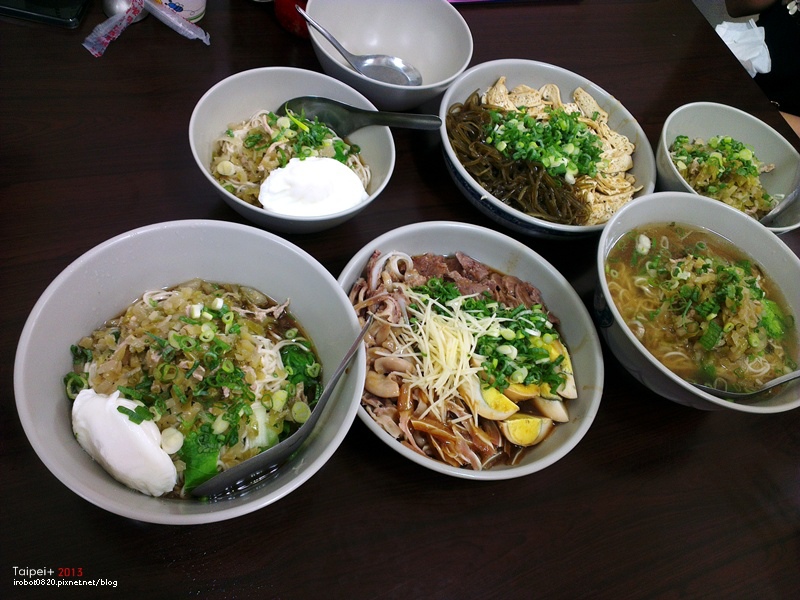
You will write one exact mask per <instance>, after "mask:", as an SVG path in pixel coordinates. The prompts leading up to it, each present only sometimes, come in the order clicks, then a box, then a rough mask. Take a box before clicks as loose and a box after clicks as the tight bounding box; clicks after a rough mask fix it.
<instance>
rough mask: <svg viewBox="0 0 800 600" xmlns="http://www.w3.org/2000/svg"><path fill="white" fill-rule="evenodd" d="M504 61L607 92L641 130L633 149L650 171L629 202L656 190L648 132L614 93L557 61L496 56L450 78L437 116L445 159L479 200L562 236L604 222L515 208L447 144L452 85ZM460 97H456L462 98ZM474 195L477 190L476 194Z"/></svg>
mask: <svg viewBox="0 0 800 600" xmlns="http://www.w3.org/2000/svg"><path fill="white" fill-rule="evenodd" d="M506 65H514V66H528V67H532V68H538V67H544V68H547V69H552V70H554V71H558V72H561V73H563V74H565V75H569V76H571V77H577V78H578V79H580V80H581V81H582V85H588V86H591V87H593V88H595V89H598V90H600V91H601V92H602V93H603V94H605V95H607V96H608V97H609V98H610V99H611V100H612V102H615V103H616V105H617V106H618V108H619V110H621V111H622V114H623V116H624V117H625V119H626V120H628V121H630V122H631V123H633V127H634V129H636V130H637V131H638V133H639V134H640V137H641V140H640V141H639V142H638V143H637V144H636V149H635V152H641V153H642V154H641V155H640V156H642V157H643V158H644V160H645V161H646V162H647V163H648V165H649V166H650V168H651V171H652V173H653V179H652V181H650V182H648V183H647V184H645V186H644V188H643V189H642V190H640V191H639V192H636V195H635V196H634V197H633V198H632V199H631V200H630V202H634V201H635V200H636V199H637V198H641V197H642V196H644V195H646V194H648V193H652V192H653V190H655V181H656V175H657V169H656V163H655V155H654V154H653V147H652V145H651V144H650V140H649V139H648V138H647V135H646V133H645V131H644V129H643V128H642V125H641V123H639V120H638V119H637V118H636V117H635V116H634V115H633V114H632V113H631V112H630V111H629V110H628V109H627V108H626V107H625V105H624V104H623V103H622V102H620V100H619V99H617V97H616V96H614V95H613V94H610V93H609V92H608V91H606V90H605V89H604V88H602V87H601V86H599V85H597V84H596V83H595V82H594V81H592V80H590V79H588V78H586V77H584V76H583V75H581V74H579V73H576V72H575V71H570V70H569V69H565V68H563V67H560V66H558V65H554V64H551V63H546V62H542V61H538V60H531V59H526V58H501V59H497V60H489V61H486V62H483V63H479V64H477V65H474V66H472V67H470V68H469V69H467V70H466V71H464V72H463V73H462V74H461V75H460V76H459V77H457V78H456V80H455V81H453V84H452V85H450V86H449V87H448V89H447V90H446V91H445V93H444V96H443V97H442V101H441V103H440V106H439V117H440V118H441V119H442V125H441V127H440V129H439V132H440V137H441V141H442V148H443V150H444V153H445V157H446V158H447V160H448V162H450V163H451V164H452V167H453V168H454V169H455V170H456V172H457V173H458V175H459V176H460V177H462V178H463V180H464V181H466V182H467V183H469V184H470V187H471V188H472V190H473V191H475V192H479V193H480V201H481V202H488V203H489V204H490V205H491V206H492V207H493V208H494V209H495V210H494V211H493V212H495V213H497V214H500V215H503V218H507V217H505V215H506V214H510V216H511V217H513V219H515V220H519V221H522V222H523V223H524V224H526V225H527V227H529V228H532V229H533V230H537V229H538V230H546V231H549V232H552V233H555V234H559V235H562V236H569V235H587V234H596V233H599V232H600V231H602V230H603V228H604V227H605V225H606V223H607V222H608V221H606V223H598V224H595V225H565V224H562V223H552V222H550V221H546V220H544V219H540V218H538V217H534V216H532V215H529V214H526V213H524V212H523V211H521V210H518V209H515V208H514V207H512V206H509V205H508V204H505V203H504V202H502V201H501V200H500V199H499V198H497V197H496V196H494V195H493V194H490V193H489V192H487V191H486V190H484V189H483V187H482V186H481V185H480V184H479V183H478V182H477V181H475V179H474V178H473V177H472V175H470V174H469V173H468V172H467V170H466V169H465V168H464V166H463V165H462V164H461V161H460V160H458V157H457V156H456V155H455V152H453V148H452V146H451V144H450V141H449V138H448V136H447V123H446V118H447V112H448V109H449V107H450V105H452V104H453V102H454V101H453V96H454V95H455V87H456V85H457V84H458V83H460V82H461V80H463V79H467V78H468V77H470V76H472V75H473V74H475V73H477V72H482V71H489V70H491V71H497V72H502V68H503V67H505V66H506ZM462 100H463V98H462V99H460V100H459V101H462ZM476 195H477V194H476ZM510 210H513V211H515V212H514V213H509V211H510Z"/></svg>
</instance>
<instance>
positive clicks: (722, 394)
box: [692, 371, 800, 400]
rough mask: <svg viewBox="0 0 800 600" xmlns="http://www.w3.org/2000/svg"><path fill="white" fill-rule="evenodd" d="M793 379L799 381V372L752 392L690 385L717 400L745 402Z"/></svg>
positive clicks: (697, 384) (781, 377)
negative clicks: (715, 397) (725, 399)
mask: <svg viewBox="0 0 800 600" xmlns="http://www.w3.org/2000/svg"><path fill="white" fill-rule="evenodd" d="M795 379H800V371H792V372H791V373H787V374H786V375H781V376H780V377H776V378H775V379H773V380H771V381H768V382H767V383H766V384H765V385H764V386H763V387H761V388H759V389H757V390H755V391H753V392H728V391H726V390H718V389H716V388H712V387H709V386H707V385H703V384H700V383H692V385H693V386H695V387H696V388H699V389H701V390H703V391H704V392H706V393H708V394H711V395H712V396H717V397H718V398H727V399H730V400H746V399H748V398H755V397H756V396H759V395H761V394H763V393H765V392H768V391H769V390H771V389H772V388H774V387H777V386H779V385H783V384H784V383H787V382H789V381H793V380H795Z"/></svg>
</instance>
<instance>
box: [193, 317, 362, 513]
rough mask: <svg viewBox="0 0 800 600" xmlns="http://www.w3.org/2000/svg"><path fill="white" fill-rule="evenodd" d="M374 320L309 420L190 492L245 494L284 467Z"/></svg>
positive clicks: (199, 495)
mask: <svg viewBox="0 0 800 600" xmlns="http://www.w3.org/2000/svg"><path fill="white" fill-rule="evenodd" d="M372 320H373V315H371V314H370V315H369V317H368V318H367V321H366V323H364V327H363V328H362V329H361V332H360V333H359V334H358V337H357V338H356V341H355V342H353V345H352V346H350V348H348V350H347V352H345V355H344V358H343V359H342V362H340V363H339V366H338V367H336V370H335V371H334V372H333V375H331V378H330V380H329V381H328V385H327V386H325V390H324V391H323V392H322V395H321V396H320V397H319V400H318V401H317V405H316V406H315V407H314V410H312V411H311V416H310V417H309V418H308V421H306V422H305V423H303V424H302V425H301V426H300V427H299V428H298V429H297V431H295V432H294V433H293V434H292V435H290V436H289V437H288V438H286V439H285V440H283V441H282V442H279V443H278V444H276V445H275V446H273V447H272V448H269V449H267V450H264V451H263V452H262V453H261V454H257V455H256V456H253V457H252V458H248V459H247V460H244V461H242V462H240V463H239V464H238V465H236V466H235V467H231V468H230V469H227V470H225V471H222V472H221V473H218V474H217V475H214V476H213V477H212V478H211V479H209V480H208V481H205V482H203V483H201V484H200V485H198V486H197V487H196V488H194V489H193V490H192V491H191V494H192V496H196V497H208V498H214V497H217V496H225V495H228V494H232V493H236V492H242V491H244V490H246V489H248V488H250V487H252V486H253V485H254V484H256V483H259V482H260V481H262V480H263V479H265V478H266V477H268V476H269V475H270V474H272V473H273V472H274V471H275V470H277V469H278V468H279V467H280V466H281V465H283V464H284V463H285V462H286V461H287V460H288V459H289V458H290V457H291V456H292V454H294V452H295V451H296V450H297V449H298V448H299V447H300V445H301V444H302V443H303V442H304V441H306V438H308V436H309V435H311V432H312V431H313V430H314V426H315V425H316V424H317V421H319V417H320V415H321V414H322V411H323V410H324V409H325V405H326V404H327V403H328V400H329V399H330V397H331V395H332V394H333V391H334V389H336V383H337V382H338V381H339V378H340V377H341V376H342V374H343V373H344V371H345V369H346V368H347V365H349V364H350V361H351V360H352V359H353V356H355V354H356V351H357V350H358V348H359V345H360V344H361V340H363V339H364V336H365V335H366V333H367V330H368V329H369V326H370V325H372Z"/></svg>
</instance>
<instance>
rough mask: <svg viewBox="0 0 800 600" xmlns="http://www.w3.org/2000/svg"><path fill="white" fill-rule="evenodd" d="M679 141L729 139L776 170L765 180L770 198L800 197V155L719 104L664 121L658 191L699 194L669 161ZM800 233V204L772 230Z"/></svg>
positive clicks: (699, 105)
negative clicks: (686, 139) (718, 137)
mask: <svg viewBox="0 0 800 600" xmlns="http://www.w3.org/2000/svg"><path fill="white" fill-rule="evenodd" d="M679 135H686V136H688V137H689V139H690V140H693V139H696V138H701V139H703V140H708V139H709V138H710V137H713V136H715V135H729V136H731V137H732V138H734V139H735V140H738V141H740V142H742V143H744V144H747V145H749V146H751V147H752V148H753V150H754V151H755V155H756V156H757V157H758V159H759V160H760V161H761V162H763V163H766V164H770V163H771V164H774V165H775V169H774V170H773V171H771V172H770V173H763V174H762V175H761V183H762V184H763V186H764V189H765V190H766V191H767V193H769V194H771V195H773V196H774V195H777V194H782V195H784V196H786V197H787V199H788V197H789V196H791V195H796V194H798V193H800V154H798V152H797V150H795V149H794V147H793V146H792V145H791V144H790V143H789V142H788V141H787V140H786V139H785V138H784V137H783V136H781V134H780V133H778V132H777V131H775V130H774V129H773V128H772V127H770V126H769V125H767V124H766V123H764V122H763V121H761V120H760V119H756V118H755V117H754V116H753V115H751V114H749V113H746V112H744V111H742V110H739V109H738V108H734V107H732V106H727V105H725V104H716V103H714V102H692V103H690V104H684V105H683V106H679V107H678V108H676V109H675V110H674V111H672V113H671V114H670V115H669V116H668V117H667V120H666V121H664V126H663V127H662V128H661V136H660V138H659V140H658V146H657V147H656V166H657V168H658V190H659V191H677V192H690V193H692V194H696V193H697V192H695V191H694V190H693V189H692V186H690V185H689V184H688V183H686V180H685V179H684V178H683V177H681V174H680V173H679V172H678V169H677V168H676V167H675V165H674V164H673V162H672V160H671V159H670V157H669V147H670V146H671V145H672V142H674V141H675V138H676V137H677V136H679ZM798 227H800V202H795V203H794V206H791V207H789V208H787V209H786V210H785V211H784V212H783V213H781V214H780V215H779V216H778V217H777V218H776V220H775V222H774V223H772V224H770V226H769V229H770V230H771V231H772V232H773V233H776V234H778V235H780V234H783V233H786V232H788V231H791V230H793V229H796V228H798Z"/></svg>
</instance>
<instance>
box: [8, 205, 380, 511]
mask: <svg viewBox="0 0 800 600" xmlns="http://www.w3.org/2000/svg"><path fill="white" fill-rule="evenodd" d="M253 257H264V258H268V260H252V259H253ZM195 277H199V278H203V279H206V280H209V281H217V282H223V283H238V284H242V285H249V286H252V287H254V288H256V289H258V290H260V291H262V292H263V293H265V294H267V295H268V296H270V297H271V298H272V299H273V300H276V301H283V300H286V299H287V298H288V299H290V301H291V304H290V307H289V310H290V312H291V313H292V314H293V315H294V316H295V317H296V318H297V319H298V320H299V322H300V323H301V324H302V325H303V326H304V328H305V329H306V331H307V332H308V334H309V336H310V337H311V338H312V340H313V341H314V343H315V345H316V348H317V350H318V352H319V355H320V359H321V361H322V364H323V367H324V368H323V378H324V379H325V381H327V379H328V378H329V377H330V375H331V373H332V372H333V370H334V369H333V367H334V366H335V365H337V364H338V363H339V361H340V360H341V358H342V353H343V352H344V348H346V347H347V345H348V344H349V342H347V341H346V340H353V339H355V337H356V335H357V333H358V331H359V325H358V319H357V318H356V315H355V314H354V311H353V307H352V305H351V304H350V302H349V300H348V298H347V296H346V295H345V294H344V292H343V291H342V289H341V287H339V285H338V284H337V282H336V280H335V279H334V278H333V276H332V275H330V273H329V272H328V271H327V269H326V268H325V267H324V266H322V265H321V264H320V263H318V262H317V261H316V260H315V259H314V258H313V257H311V256H310V255H309V254H307V253H306V252H304V251H303V250H301V249H300V248H298V247H296V246H294V245H293V244H291V243H289V242H287V241H286V240H283V239H281V238H280V237H278V236H276V235H274V234H271V233H268V232H265V231H263V230H260V229H257V228H255V227H250V226H246V225H239V224H234V223H227V222H223V221H204V220H187V221H172V222H167V223H159V224H155V225H149V226H146V227H142V228H140V229H135V230H133V231H130V232H127V233H124V234H121V235H118V236H116V237H114V238H112V239H110V240H108V241H106V242H104V243H102V244H100V245H98V246H96V247H95V248H93V249H92V250H89V251H88V252H86V253H85V254H84V255H83V256H81V257H80V258H78V259H77V260H75V261H74V262H73V263H72V264H70V265H69V266H68V267H67V268H66V269H64V271H63V272H62V273H61V274H60V275H59V276H58V277H56V279H55V280H54V281H53V282H52V283H51V284H50V285H49V286H48V287H47V289H46V290H45V291H44V293H43V294H42V296H41V297H40V298H39V300H38V301H37V303H36V305H35V306H34V307H33V310H32V311H31V314H30V316H29V317H28V320H27V322H26V323H25V327H24V329H23V331H22V335H21V337H20V341H19V345H18V347H17V354H16V360H15V364H14V394H15V396H16V404H17V411H18V412H19V416H20V420H21V422H22V426H23V428H24V430H25V433H26V435H27V436H28V440H29V441H30V443H31V445H32V446H33V449H34V450H35V451H36V453H37V454H38V455H39V458H40V459H41V460H42V462H43V463H44V464H45V466H46V467H47V468H48V469H49V470H50V471H51V472H52V473H53V475H55V476H56V477H57V478H58V479H59V480H60V481H61V482H62V483H63V484H64V485H66V486H67V487H68V488H70V489H71V490H72V491H73V492H75V493H76V494H78V495H79V496H81V497H82V498H85V499H86V500H88V501H89V502H91V503H93V504H95V505H97V506H99V507H101V508H103V509H105V510H108V511H110V512H112V513H115V514H118V515H121V516H123V517H128V518H131V519H136V520H139V521H146V522H150V523H164V524H171V525H184V524H195V523H210V522H213V521H221V520H224V519H230V518H233V517H237V516H241V515H245V514H247V513H250V512H252V511H254V510H257V509H259V508H262V507H264V506H267V505H268V504H271V503H273V502H275V501H277V500H279V499H280V498H283V497H284V496H286V495H287V494H289V493H290V492H292V491H293V490H295V489H297V488H298V487H299V486H300V485H302V484H303V483H304V482H306V481H307V480H308V479H309V478H310V477H311V476H312V475H314V474H315V473H316V472H317V471H318V470H319V469H320V468H322V466H323V465H324V464H325V462H326V461H327V460H328V459H329V458H330V457H331V456H332V455H333V453H334V452H335V451H336V449H337V448H338V447H339V444H340V443H341V442H342V440H343V439H344V436H345V434H346V433H347V431H348V430H349V428H350V426H351V425H352V422H353V420H354V419H355V415H356V410H357V408H358V405H359V403H360V399H361V393H362V390H363V385H364V377H365V366H364V365H365V363H366V357H365V355H364V351H363V349H361V350H359V353H360V354H359V355H358V356H357V357H356V358H355V360H354V361H353V363H352V365H351V366H350V369H349V371H348V373H347V374H346V375H345V377H344V378H343V379H342V381H340V383H339V385H338V387H337V392H336V394H335V396H334V397H333V398H331V403H330V404H329V405H328V406H327V407H326V408H325V412H324V413H323V415H322V416H321V418H320V421H319V424H318V426H317V429H316V430H315V431H314V432H313V433H312V434H311V437H310V438H309V439H308V440H307V442H306V443H305V444H304V445H303V446H302V447H301V449H300V451H299V454H298V455H297V456H296V457H295V458H294V459H293V460H292V462H291V463H289V464H287V465H285V466H284V467H283V468H281V469H280V470H279V472H278V474H277V475H276V476H275V477H274V478H272V479H271V480H269V481H266V482H264V483H262V484H261V485H259V486H258V487H256V488H254V489H253V490H251V491H249V492H248V493H246V494H243V495H239V496H237V497H235V498H231V499H229V500H225V501H219V502H211V503H209V502H202V501H200V500H194V499H192V500H177V499H168V498H153V497H151V496H146V495H144V494H141V493H139V492H137V491H134V490H131V489H130V488H128V487H126V486H125V485H124V484H122V483H119V482H118V481H116V480H115V479H113V478H112V477H111V475H109V474H108V473H107V472H106V471H105V470H104V469H103V468H102V467H101V466H100V465H99V464H98V463H96V462H95V461H93V460H92V458H91V457H90V456H89V455H88V454H87V453H86V452H84V450H83V449H82V448H81V446H80V445H79V444H78V442H76V441H75V436H74V435H73V433H72V425H71V419H70V404H69V401H68V400H67V398H66V394H65V392H64V385H63V383H62V378H63V377H64V374H65V373H67V372H69V371H70V370H71V368H72V358H71V355H70V351H69V348H70V345H71V344H75V343H76V342H77V341H78V340H79V339H80V338H81V337H83V336H85V335H88V334H89V333H91V332H92V331H93V330H94V329H96V328H97V327H99V326H100V325H102V324H103V323H104V322H105V321H106V320H108V319H110V318H112V317H114V316H116V315H118V314H119V313H121V312H122V311H123V310H124V309H125V308H126V307H127V306H128V305H129V304H130V303H131V302H133V301H134V300H135V299H136V298H138V297H140V296H141V294H142V293H143V292H145V291H147V290H150V289H158V288H165V287H171V286H174V285H177V284H179V283H182V282H184V281H188V280H190V279H192V278H195ZM320 306H324V307H325V310H320Z"/></svg>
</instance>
